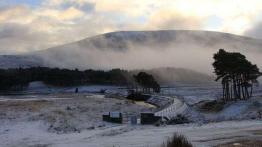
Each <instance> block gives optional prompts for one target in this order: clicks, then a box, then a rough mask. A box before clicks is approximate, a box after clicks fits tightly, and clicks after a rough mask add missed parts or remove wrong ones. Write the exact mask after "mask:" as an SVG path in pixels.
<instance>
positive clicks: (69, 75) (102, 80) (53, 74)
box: [0, 67, 132, 90]
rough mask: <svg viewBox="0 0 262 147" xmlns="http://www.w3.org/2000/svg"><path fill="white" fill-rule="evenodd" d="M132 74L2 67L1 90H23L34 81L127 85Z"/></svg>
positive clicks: (125, 72)
mask: <svg viewBox="0 0 262 147" xmlns="http://www.w3.org/2000/svg"><path fill="white" fill-rule="evenodd" d="M131 78H132V75H130V74H129V73H128V72H127V71H125V70H120V69H113V70H110V71H102V70H85V71H79V70H77V69H75V70H70V69H59V68H47V67H34V68H26V69H22V68H18V69H1V70H0V90H21V89H23V88H25V87H27V86H28V84H29V83H30V82H32V81H43V82H44V83H45V84H48V85H53V86H76V85H84V84H112V85H127V84H128V83H129V82H130V81H131Z"/></svg>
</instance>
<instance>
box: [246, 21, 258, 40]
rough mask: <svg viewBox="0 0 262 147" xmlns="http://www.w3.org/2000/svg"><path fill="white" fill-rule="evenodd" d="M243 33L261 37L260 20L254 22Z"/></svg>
mask: <svg viewBox="0 0 262 147" xmlns="http://www.w3.org/2000/svg"><path fill="white" fill-rule="evenodd" d="M245 35H247V36H251V37H254V38H259V39H262V22H260V23H257V24H255V25H254V26H253V27H252V28H250V29H249V30H247V31H246V32H245Z"/></svg>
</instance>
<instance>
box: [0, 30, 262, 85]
mask: <svg viewBox="0 0 262 147" xmlns="http://www.w3.org/2000/svg"><path fill="white" fill-rule="evenodd" d="M220 48H224V49H226V50H229V51H238V52H241V53H243V54H245V55H246V56H247V58H248V59H249V60H251V61H252V62H254V63H256V64H258V67H260V68H261V65H260V63H262V61H261V59H262V41H261V40H258V39H253V38H248V37H243V36H237V35H233V34H228V33H219V32H209V31H187V30H165V31H122V32H112V33H106V34H101V35H97V36H94V37H89V38H86V39H83V40H80V41H77V42H73V43H69V44H65V45H61V46H57V47H54V48H49V49H46V50H42V51H37V52H31V53H28V54H24V55H11V56H0V61H1V62H0V64H1V67H2V68H14V67H32V66H49V67H60V68H71V69H74V68H78V69H89V68H92V69H112V68H122V69H128V70H133V69H152V68H161V67H176V68H186V69H190V70H194V71H197V72H201V73H205V74H208V75H212V73H213V67H212V65H211V64H212V62H213V59H212V56H213V54H214V53H215V52H217V50H218V49H220ZM167 72H168V71H167ZM167 72H164V73H167ZM176 73H179V72H178V71H177V72H176ZM181 73H182V74H181ZM181 73H180V74H176V75H181V76H184V77H186V78H189V77H191V78H192V77H193V78H194V76H192V75H190V76H185V75H184V73H185V72H181ZM187 73H189V71H187ZM186 75H187V74H186ZM181 76H180V77H181ZM170 78H172V76H166V79H170ZM166 79H162V80H166Z"/></svg>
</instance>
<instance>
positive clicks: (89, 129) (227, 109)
mask: <svg viewBox="0 0 262 147" xmlns="http://www.w3.org/2000/svg"><path fill="white" fill-rule="evenodd" d="M37 85H39V83H38V84H37ZM40 86H41V85H40ZM33 87H34V88H35V86H33ZM103 88H105V87H103ZM106 88H107V89H109V92H111V93H114V92H119V93H122V92H123V90H121V89H120V90H119V87H110V86H109V87H106ZM39 89H42V88H41V87H40V88H39ZM73 89H74V88H70V89H67V92H63V93H61V91H60V92H54V93H52V92H51V93H49V94H42V95H39V94H36V93H34V90H33V89H31V91H30V92H29V93H24V95H8V96H0V147H16V146H19V147H67V146H68V147H75V146H77V147H78V146H79V147H81V146H83V147H87V146H88V147H133V146H134V147H158V146H159V145H161V144H162V143H163V141H164V140H166V139H167V138H168V137H171V136H172V134H173V133H181V134H184V135H185V136H187V137H188V139H189V140H190V141H191V142H192V143H193V144H194V145H195V146H197V147H201V146H214V145H217V144H221V143H227V142H231V141H239V140H243V139H256V140H262V121H261V120H262V117H261V114H262V98H261V96H259V93H256V94H257V96H256V97H254V98H252V99H250V100H248V101H238V102H232V103H229V104H227V105H225V106H224V109H223V110H222V111H220V112H212V113H210V112H198V111H196V110H195V109H194V108H193V107H191V105H194V104H195V103H197V102H199V101H201V100H207V99H215V95H216V93H217V91H219V89H217V90H216V88H214V87H213V88H210V87H209V88H207V87H193V86H191V87H190V86H185V87H176V88H175V90H174V89H171V90H170V89H168V91H166V93H167V92H169V93H168V94H169V95H173V94H174V93H175V94H177V95H178V96H181V97H184V98H185V99H184V100H185V102H186V103H188V104H189V109H188V110H187V111H186V112H185V115H186V116H187V117H188V118H189V119H191V120H192V121H193V123H190V124H184V125H170V126H160V127H156V126H151V125H149V126H142V125H135V126H132V125H129V124H123V125H116V124H111V123H105V122H103V121H102V117H101V116H102V114H103V113H104V112H108V111H120V112H124V113H126V114H127V115H137V114H139V113H140V112H148V111H152V112H153V111H155V110H156V108H155V107H152V105H145V104H143V103H133V102H132V101H128V100H126V99H123V98H121V96H115V95H110V94H109V95H108V94H107V96H106V97H105V96H104V95H99V94H88V93H79V94H72V93H70V92H72V91H73ZM99 89H101V86H98V87H97V86H91V87H82V88H79V90H80V92H81V91H84V90H85V91H84V92H94V93H95V92H98V91H99ZM91 90H92V91H91ZM62 91H64V90H62ZM44 93H45V92H44ZM111 96H112V97H111ZM190 102H191V103H190ZM260 113H261V114H260Z"/></svg>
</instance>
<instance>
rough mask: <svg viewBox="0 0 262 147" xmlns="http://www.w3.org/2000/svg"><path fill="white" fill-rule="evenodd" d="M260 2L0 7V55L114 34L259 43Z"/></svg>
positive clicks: (86, 0) (95, 1) (178, 0)
mask: <svg viewBox="0 0 262 147" xmlns="http://www.w3.org/2000/svg"><path fill="white" fill-rule="evenodd" d="M261 5H262V1H259V0H249V1H248V2H247V1H245V0H238V1H228V0H212V1H210V0H198V1H196V0H165V1H160V0H150V1H149V0H132V1H123V0H42V1H29V0H23V1H14V0H10V1H1V2H0V43H1V46H0V54H19V53H25V52H30V51H36V50H41V49H46V48H49V47H53V46H57V45H60V44H64V43H68V42H73V41H76V40H80V39H83V38H86V37H90V36H93V35H97V34H101V33H106V32H111V31H119V30H159V29H189V30H195V29H196V30H211V31H222V32H228V33H234V34H239V35H249V36H252V37H257V38H262V36H261V35H260V34H261V33H257V32H259V28H260V27H259V26H260V25H259V24H261V20H262V18H261V12H262V7H261Z"/></svg>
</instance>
